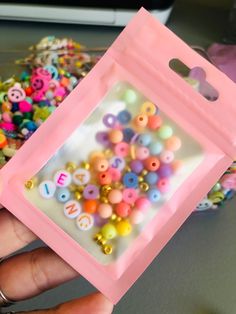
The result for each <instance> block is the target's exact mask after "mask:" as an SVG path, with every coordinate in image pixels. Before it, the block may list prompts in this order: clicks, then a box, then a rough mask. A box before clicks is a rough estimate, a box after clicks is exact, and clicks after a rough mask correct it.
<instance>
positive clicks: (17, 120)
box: [12, 114, 23, 125]
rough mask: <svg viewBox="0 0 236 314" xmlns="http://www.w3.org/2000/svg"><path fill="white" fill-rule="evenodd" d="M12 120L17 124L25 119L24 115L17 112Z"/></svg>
mask: <svg viewBox="0 0 236 314" xmlns="http://www.w3.org/2000/svg"><path fill="white" fill-rule="evenodd" d="M12 121H13V123H14V124H15V125H20V124H21V123H22V121H23V117H22V115H20V114H15V115H14V116H13V118H12Z"/></svg>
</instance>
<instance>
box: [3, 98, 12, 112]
mask: <svg viewBox="0 0 236 314" xmlns="http://www.w3.org/2000/svg"><path fill="white" fill-rule="evenodd" d="M11 108H12V104H11V103H10V102H7V101H4V102H3V103H2V112H5V111H11Z"/></svg>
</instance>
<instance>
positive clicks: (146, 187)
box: [139, 182, 149, 192]
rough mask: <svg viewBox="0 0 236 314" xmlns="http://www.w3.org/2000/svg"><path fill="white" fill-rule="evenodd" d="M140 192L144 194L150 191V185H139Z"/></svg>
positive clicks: (143, 183)
mask: <svg viewBox="0 0 236 314" xmlns="http://www.w3.org/2000/svg"><path fill="white" fill-rule="evenodd" d="M139 187H140V190H141V191H143V192H147V191H148V190H149V185H148V184H147V182H140V183H139Z"/></svg>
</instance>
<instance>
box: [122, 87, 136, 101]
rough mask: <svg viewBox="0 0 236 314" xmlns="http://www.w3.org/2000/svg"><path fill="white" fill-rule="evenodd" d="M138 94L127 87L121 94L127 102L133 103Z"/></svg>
mask: <svg viewBox="0 0 236 314" xmlns="http://www.w3.org/2000/svg"><path fill="white" fill-rule="evenodd" d="M137 98H138V96H137V94H136V92H135V91H134V90H133V89H127V90H126V91H125V93H124V95H123V99H124V101H125V102H126V103H127V104H134V103H135V102H136V100H137Z"/></svg>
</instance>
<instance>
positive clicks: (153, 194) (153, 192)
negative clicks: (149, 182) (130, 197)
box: [147, 188, 161, 203]
mask: <svg viewBox="0 0 236 314" xmlns="http://www.w3.org/2000/svg"><path fill="white" fill-rule="evenodd" d="M160 196H161V194H160V192H159V191H158V190H157V189H155V188H152V189H150V190H148V192H147V197H148V199H149V201H150V202H151V203H156V202H158V201H159V200H160Z"/></svg>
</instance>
